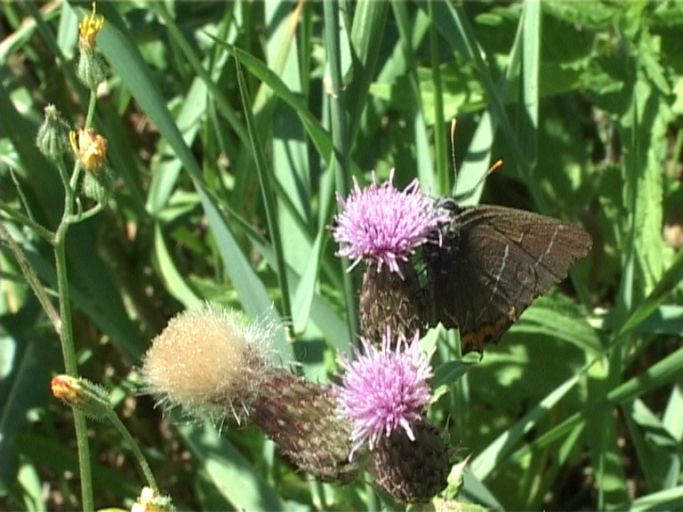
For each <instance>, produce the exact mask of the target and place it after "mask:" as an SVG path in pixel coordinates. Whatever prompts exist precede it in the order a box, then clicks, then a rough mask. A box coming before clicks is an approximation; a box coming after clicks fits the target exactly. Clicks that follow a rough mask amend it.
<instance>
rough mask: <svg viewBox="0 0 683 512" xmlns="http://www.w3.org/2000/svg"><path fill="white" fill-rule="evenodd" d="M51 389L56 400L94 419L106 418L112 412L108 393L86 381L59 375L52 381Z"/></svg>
mask: <svg viewBox="0 0 683 512" xmlns="http://www.w3.org/2000/svg"><path fill="white" fill-rule="evenodd" d="M50 388H51V389H52V394H53V395H54V396H55V397H56V398H59V399H61V400H62V401H64V402H65V403H66V404H67V405H70V406H71V407H73V408H75V409H78V410H79V411H81V412H83V413H84V414H87V415H88V416H90V417H92V418H97V419H101V418H104V417H105V416H107V415H108V414H109V413H110V412H111V410H112V406H111V402H110V401H109V395H108V393H107V392H106V391H105V390H104V389H102V388H101V387H100V386H97V385H96V384H93V383H92V382H90V381H88V380H86V379H83V378H78V377H72V376H70V375H57V376H56V377H54V378H53V379H52V382H51V383H50Z"/></svg>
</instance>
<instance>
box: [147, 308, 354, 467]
mask: <svg viewBox="0 0 683 512" xmlns="http://www.w3.org/2000/svg"><path fill="white" fill-rule="evenodd" d="M276 328H277V326H276V325H275V323H274V322H255V323H247V322H246V321H245V320H244V319H243V318H241V316H240V315H238V314H236V313H234V312H230V311H227V310H221V309H217V308H213V307H210V306H206V307H204V308H203V309H200V310H198V311H189V312H185V313H181V314H180V315H178V316H176V317H175V318H173V319H172V320H171V321H170V322H169V324H168V326H167V327H166V328H165V329H164V331H163V332H162V333H161V334H159V335H158V336H157V337H156V338H155V339H154V341H153V344H152V347H151V348H150V349H149V351H148V352H147V354H146V355H145V360H144V366H143V369H142V375H143V378H144V381H145V383H146V387H147V390H148V391H149V392H150V393H151V394H153V395H155V396H156V397H157V399H158V401H159V402H160V403H162V404H164V405H167V406H182V407H183V409H184V410H185V411H187V412H189V413H190V414H192V415H194V416H197V417H205V416H208V417H210V418H212V419H213V420H214V421H221V420H223V419H225V418H226V417H230V416H232V417H234V419H235V420H236V421H238V422H239V421H243V420H248V421H252V422H253V423H254V424H255V425H256V426H258V427H259V428H261V429H262V430H263V431H264V432H265V434H266V435H268V436H269V437H271V438H272V439H273V440H274V441H275V442H276V443H277V444H278V445H279V447H280V449H281V451H282V453H283V454H284V455H285V456H286V457H287V458H288V459H289V460H290V461H291V462H292V463H293V464H294V465H295V466H296V467H297V468H298V469H299V470H302V471H306V472H308V473H311V474H312V475H314V476H315V477H316V478H318V479H321V480H326V481H349V480H351V479H353V478H354V477H355V476H356V474H358V473H359V472H360V469H361V468H360V464H359V463H357V462H350V454H351V448H352V442H351V436H350V431H351V427H350V424H349V423H348V422H346V421H345V420H344V419H342V418H340V417H338V416H337V415H335V410H336V403H335V401H334V399H333V398H332V396H331V395H330V391H329V387H328V386H324V385H321V384H317V383H313V382H308V381H306V380H305V379H303V378H301V377H297V376H295V375H292V374H291V373H290V372H289V371H287V370H286V369H285V368H280V367H277V366H276V365H275V364H274V363H273V362H272V361H271V359H270V358H269V357H268V351H269V350H270V347H271V345H272V339H273V337H274V335H275V329H276Z"/></svg>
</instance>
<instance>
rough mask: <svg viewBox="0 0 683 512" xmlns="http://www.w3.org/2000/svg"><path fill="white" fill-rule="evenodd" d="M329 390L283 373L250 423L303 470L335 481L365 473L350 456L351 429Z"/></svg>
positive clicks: (268, 384) (276, 377) (272, 381)
mask: <svg viewBox="0 0 683 512" xmlns="http://www.w3.org/2000/svg"><path fill="white" fill-rule="evenodd" d="M336 405H337V404H336V402H335V399H334V397H333V396H332V393H331V391H330V387H329V386H324V385H320V384H316V383H313V382H309V381H306V380H305V379H303V378H301V377H297V376H296V375H292V374H291V373H288V372H285V371H280V372H277V373H274V374H273V375H272V376H271V378H270V379H268V380H267V381H266V382H265V384H264V386H263V389H262V393H261V394H260V396H259V397H258V399H257V400H256V403H255V404H254V412H253V414H252V415H251V417H250V419H251V421H253V422H254V424H255V425H257V426H258V427H259V428H261V430H263V431H264V432H265V433H266V434H267V435H268V436H269V437H270V438H272V439H273V440H274V441H275V442H276V443H277V444H278V446H279V447H280V450H281V452H282V453H283V454H284V455H285V456H286V457H287V458H288V459H289V460H291V461H292V462H293V463H294V465H295V466H297V467H298V468H300V469H302V470H304V471H306V472H308V473H311V474H313V475H316V477H317V478H319V479H320V480H324V481H330V482H348V481H351V480H353V479H355V478H356V477H358V476H359V475H360V472H361V470H362V469H363V467H362V462H361V461H360V458H358V457H356V458H351V457H350V455H351V449H352V443H351V425H350V423H349V422H348V421H346V420H345V419H343V418H340V417H339V416H338V415H337V414H336Z"/></svg>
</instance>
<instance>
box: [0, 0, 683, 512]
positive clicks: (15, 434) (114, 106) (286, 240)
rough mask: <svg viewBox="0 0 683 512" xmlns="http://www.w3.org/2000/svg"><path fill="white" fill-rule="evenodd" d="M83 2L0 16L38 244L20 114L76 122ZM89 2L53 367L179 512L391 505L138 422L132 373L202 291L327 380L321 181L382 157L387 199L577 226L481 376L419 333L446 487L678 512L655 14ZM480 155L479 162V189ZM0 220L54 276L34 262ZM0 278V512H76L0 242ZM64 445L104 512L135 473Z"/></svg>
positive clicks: (37, 322)
mask: <svg viewBox="0 0 683 512" xmlns="http://www.w3.org/2000/svg"><path fill="white" fill-rule="evenodd" d="M89 7H90V6H89V4H85V3H80V2H71V1H69V2H52V3H48V4H37V3H36V4H34V3H31V2H24V3H12V2H10V3H3V4H2V5H1V6H0V36H1V41H0V200H1V201H2V205H3V208H4V209H5V211H6V209H7V208H11V209H14V210H19V209H20V208H21V206H20V202H19V195H18V193H17V188H16V187H15V185H14V183H13V180H12V176H11V174H10V170H12V171H13V172H14V173H15V175H16V179H17V181H18V183H19V187H20V189H21V191H22V192H23V194H24V195H25V197H26V200H27V203H28V205H29V207H30V209H31V213H32V215H33V216H34V217H35V218H36V219H37V220H39V221H40V222H41V223H42V224H43V225H45V226H47V227H49V228H54V227H55V226H56V223H57V222H58V219H59V215H60V214H61V210H62V200H63V198H62V196H61V193H56V192H55V191H59V190H61V186H60V182H59V176H58V173H57V171H56V169H54V168H53V166H52V165H51V164H50V163H49V162H48V161H46V160H45V159H44V157H42V156H41V154H40V153H39V152H38V151H37V149H36V148H35V146H34V138H35V133H36V131H37V128H38V125H39V124H40V122H41V117H42V111H43V107H44V106H45V105H46V104H47V103H54V104H56V105H57V107H58V108H59V110H60V111H61V112H63V113H64V114H65V116H66V117H67V118H68V119H69V121H70V122H71V123H72V125H73V126H78V125H79V123H82V116H83V112H84V111H85V107H84V105H85V103H86V100H85V98H86V96H85V93H86V91H85V90H84V88H83V87H82V85H80V84H79V83H78V81H77V79H76V77H75V73H74V70H75V60H74V59H75V56H76V50H77V49H76V38H77V22H78V19H79V18H80V17H81V16H82V15H83V14H84V13H85V12H86V11H87V10H88V9H89ZM326 7H327V8H328V9H330V10H329V12H327V13H325V12H324V9H325V8H326ZM98 12H101V13H102V14H104V16H105V18H106V27H105V29H104V31H103V32H102V34H101V35H100V37H99V38H98V40H97V44H98V48H99V49H100V51H101V52H102V54H103V56H104V57H105V59H106V61H107V62H108V63H109V65H110V67H111V75H110V78H109V79H108V81H107V83H106V87H104V88H103V89H102V90H101V95H100V98H99V100H98V105H97V113H96V127H97V128H98V130H99V131H100V132H101V133H103V134H104V135H105V136H106V137H107V138H108V140H109V162H110V166H111V168H112V169H113V170H114V172H115V173H116V176H117V180H116V185H115V189H114V194H113V197H112V200H111V201H110V203H109V206H108V208H107V209H106V210H105V212H104V213H102V214H100V215H98V216H97V217H95V218H93V219H92V220H90V221H88V222H87V223H85V224H83V225H79V226H77V227H75V228H74V229H72V230H71V232H70V234H69V245H68V258H69V261H68V263H69V272H70V279H71V283H70V284H71V292H72V300H73V304H74V308H75V310H76V317H75V329H76V340H77V348H78V355H79V363H80V371H81V374H82V375H83V376H86V377H88V378H90V379H91V380H93V381H95V382H99V383H102V384H104V385H106V386H108V387H109V388H110V389H111V391H112V399H113V401H114V403H115V405H116V407H117V411H118V412H119V414H120V416H121V417H122V419H123V420H124V422H125V423H126V424H127V426H128V428H129V429H130V430H131V431H132V433H133V435H134V436H135V438H136V439H137V440H138V442H139V443H140V444H141V445H142V447H143V449H144V450H145V453H146V455H147V456H148V457H149V459H150V462H151V465H152V469H153V470H154V471H155V474H156V476H157V479H158V481H159V484H160V486H161V487H162V488H163V490H164V491H165V492H167V493H169V494H170V495H171V496H172V497H173V498H174V500H175V502H176V504H177V506H178V507H179V508H182V509H187V508H192V509H245V510H263V509H267V510H276V509H287V510H310V509H367V510H377V509H380V508H385V507H386V508H398V507H397V505H396V504H393V503H391V501H390V500H389V499H388V498H387V497H386V496H383V495H379V494H377V493H376V492H375V491H374V490H373V489H372V487H371V486H370V485H367V484H363V483H360V484H358V485H354V486H346V487H338V486H332V485H327V484H319V483H315V482H313V481H311V480H309V479H307V478H306V476H305V475H301V474H298V473H296V472H295V471H293V469H292V468H291V467H290V466H289V465H288V464H287V463H286V462H285V461H283V460H282V459H280V458H279V456H278V455H277V451H276V449H275V448H274V446H273V444H272V443H271V442H269V441H267V440H265V439H264V438H263V436H262V435H261V434H260V433H259V432H257V431H256V430H255V429H252V428H251V427H241V428H233V427H229V426H224V428H223V429H222V432H221V433H220V434H219V433H217V432H216V430H215V429H213V428H212V427H211V426H208V425H201V424H188V423H183V422H174V421H172V419H171V418H168V417H166V418H164V417H163V416H162V413H161V411H159V410H157V409H154V408H153V402H152V400H151V399H150V398H149V397H146V396H140V395H139V393H138V390H139V376H138V374H137V372H136V368H137V367H138V366H139V364H140V357H141V355H142V354H143V353H144V351H145V350H146V348H147V347H148V345H149V341H150V339H151V338H152V337H153V336H154V335H155V334H156V333H158V332H159V331H160V330H161V329H162V328H163V326H164V325H165V323H166V321H167V319H168V318H169V317H171V316H172V315H173V314H174V313H176V312H178V311H181V310H183V309H185V308H190V307H194V306H197V305H198V304H200V303H201V302H202V301H204V300H208V301H211V302H215V303H221V304H225V305H228V306H230V307H234V308H238V309H242V310H244V311H245V312H246V313H247V314H248V315H250V316H252V317H255V316H257V315H259V314H261V313H262V312H264V311H265V310H267V309H268V308H269V307H270V306H271V303H272V302H273V301H274V302H275V307H276V309H277V311H278V313H279V315H280V316H282V317H285V318H290V319H291V325H292V330H293V332H294V333H295V337H294V340H293V341H291V340H290V341H287V340H286V339H284V337H283V339H281V340H279V345H278V347H279V351H280V357H281V358H282V360H283V361H295V362H298V363H299V366H298V368H299V369H300V371H301V372H302V373H303V374H304V375H306V376H307V377H309V378H311V379H316V380H319V381H327V380H328V379H329V378H330V376H331V374H332V373H333V372H334V370H335V368H336V367H335V355H336V353H337V351H339V350H347V349H348V347H349V346H350V344H351V342H352V340H353V336H352V332H353V329H354V321H353V318H354V308H355V300H356V294H355V292H354V291H353V290H354V288H353V287H354V286H357V284H358V283H357V281H358V274H357V273H353V274H351V275H349V274H346V273H345V272H344V269H343V267H342V264H341V262H340V261H339V260H338V259H337V258H336V257H335V256H334V251H335V247H334V246H333V244H332V243H328V242H329V232H328V230H327V229H326V226H328V225H329V224H330V222H331V215H332V214H333V213H334V211H335V209H336V204H335V190H340V191H342V192H343V190H344V188H345V187H348V185H349V183H350V176H351V175H353V176H356V178H357V179H358V180H359V181H360V182H362V183H367V182H368V180H369V176H370V174H369V171H370V170H372V169H374V170H376V172H377V174H378V175H379V176H380V177H381V178H386V177H387V176H388V173H389V170H390V169H391V168H392V167H395V168H396V176H397V178H396V181H397V183H398V184H400V185H401V186H404V185H405V184H407V183H408V182H409V181H410V180H411V179H412V178H414V177H416V176H417V177H419V179H420V181H421V184H422V186H423V188H424V189H425V190H429V191H432V193H433V194H434V195H442V194H448V193H453V192H454V191H455V190H457V191H460V192H462V191H466V190H469V189H471V188H472V187H475V188H476V193H475V194H473V195H472V196H471V197H470V198H469V202H478V201H482V202H487V203H494V204H502V205H508V206H515V207H520V208H525V209H528V210H533V211H538V212H541V213H544V214H546V215H551V216H553V217H557V218H561V219H564V220H566V221H570V222H574V223H579V224H582V225H583V226H584V227H585V228H586V229H587V230H588V231H589V232H590V233H591V235H592V237H593V241H594V249H593V251H592V253H591V254H590V256H589V257H588V258H586V259H585V260H583V261H582V262H580V263H579V264H578V265H577V266H576V267H575V269H574V270H573V272H572V275H571V279H570V280H568V281H567V282H566V283H564V284H563V285H562V286H560V287H559V288H558V289H556V290H555V291H553V292H552V293H550V294H548V295H547V296H545V297H543V298H541V299H539V300H537V301H536V302H535V303H534V304H533V306H532V307H530V308H529V310H528V311H527V312H526V313H525V314H524V315H523V317H522V319H521V320H520V322H519V323H518V324H516V325H515V326H513V327H512V329H511V330H510V331H509V333H508V334H507V335H506V336H505V337H504V339H503V342H502V343H501V344H500V345H498V346H496V347H492V348H490V349H487V351H486V353H485V354H484V356H483V358H481V360H479V359H478V358H476V357H475V358H471V357H468V358H466V359H465V360H463V361H460V362H458V358H457V353H456V351H455V348H454V347H455V346H456V345H455V334H454V333H443V332H436V333H432V335H433V336H439V337H440V338H441V339H440V340H439V349H438V351H437V354H436V356H435V359H434V364H435V367H436V372H437V378H436V379H435V382H434V386H435V388H436V390H437V392H438V394H439V396H440V398H439V400H438V401H437V402H436V404H435V405H434V406H433V407H432V409H431V416H432V419H433V420H434V422H436V423H438V424H440V425H443V426H446V427H447V428H448V431H449V433H450V438H451V443H452V445H453V446H454V448H455V449H456V452H457V455H458V458H460V459H462V458H464V457H466V456H467V455H470V454H471V456H472V459H471V461H470V464H469V466H468V471H467V473H466V475H465V480H464V486H463V489H462V491H461V494H460V497H459V499H460V500H462V501H472V502H475V503H479V504H481V505H484V506H487V507H492V508H505V509H516V510H521V509H529V510H531V509H540V508H547V509H558V508H559V509H565V510H568V509H578V508H584V509H595V508H599V509H607V508H617V509H629V510H647V509H667V508H671V509H680V508H683V482H682V481H681V470H680V468H681V461H682V459H683V450H682V447H683V445H682V440H683V394H682V392H681V383H682V382H683V380H682V377H681V376H682V375H683V373H682V370H683V349H682V348H681V342H680V341H681V333H682V332H683V299H682V293H681V292H682V289H681V286H680V279H681V277H683V256H681V252H680V251H677V250H676V247H680V246H681V245H682V244H683V240H682V238H683V235H681V229H682V224H683V190H682V187H681V176H682V171H681V148H682V147H683V131H682V130H681V119H682V118H681V114H682V113H683V58H682V57H681V56H682V55H683V51H682V50H683V38H681V35H680V34H681V33H682V31H683V3H679V2H673V1H669V2H666V1H662V2H645V1H643V2H640V1H632V2H607V1H605V2H592V1H585V2H556V1H547V2H546V1H544V2H537V1H533V0H528V1H524V2H520V3H514V4H508V3H492V2H465V3H446V2H440V1H435V2H417V3H405V2H392V3H389V2H380V1H374V0H366V1H363V0H360V1H358V2H353V3H352V2H339V3H330V4H327V5H325V4H323V3H316V2H302V3H294V2H282V3H279V2H266V3H253V2H243V1H236V2H230V3H223V2H163V3H162V2H146V1H136V2H102V3H100V4H99V5H98ZM326 14H327V16H328V19H327V20H325V15H326ZM329 16H331V18H330V17H329ZM335 17H336V18H338V19H339V30H338V31H335V30H330V27H331V26H334V25H330V23H329V21H330V19H334V18H335ZM335 55H338V56H339V57H340V60H339V62H338V65H335V64H334V60H333V59H332V57H334V56H335ZM236 59H238V60H239V62H240V63H241V67H240V69H241V73H243V83H240V80H239V72H238V68H237V67H236ZM331 62H332V65H330V63H331ZM453 117H457V120H458V136H457V140H456V143H455V148H454V151H455V155H456V160H457V163H458V179H457V184H456V183H455V179H454V175H453V172H452V169H451V165H450V156H449V155H450V150H449V146H448V123H449V121H450V119H451V118H453ZM498 158H502V159H503V160H504V161H505V168H504V170H502V171H499V172H497V173H495V174H493V175H492V176H489V177H488V178H487V179H486V181H485V183H484V182H480V178H481V176H482V175H483V174H484V173H485V172H486V170H487V169H488V167H489V165H490V162H491V161H492V160H495V159H498ZM264 190H265V191H266V193H265V194H264V193H263V191H264ZM263 197H266V198H267V200H266V201H265V202H264V200H263ZM266 206H267V207H268V208H266ZM267 210H269V211H270V212H271V213H273V212H274V217H276V220H275V227H274V228H273V229H269V225H268V221H267V216H266V211H267ZM0 221H1V222H3V223H4V225H5V226H6V227H7V228H8V229H9V230H10V231H11V233H12V235H13V237H15V239H16V240H18V241H19V242H20V243H21V246H22V247H23V249H24V251H25V252H26V255H27V257H28V259H29V260H30V262H31V264H32V265H33V266H34V268H35V269H36V272H37V273H38V275H39V276H40V278H41V279H42V280H43V281H44V282H45V283H46V284H47V286H49V287H51V288H54V286H55V281H54V279H55V278H54V270H53V268H54V264H53V262H52V253H51V251H50V250H49V249H50V248H49V247H48V246H46V245H45V244H44V243H42V242H41V240H40V239H39V238H38V237H37V236H35V234H34V233H32V232H31V230H30V229H26V228H23V227H22V226H20V225H18V224H17V223H16V222H14V221H11V220H10V219H9V217H8V216H7V215H6V214H5V213H0ZM276 234H279V236H276ZM0 265H1V267H0V279H2V281H1V282H0V379H1V380H0V505H1V506H2V508H3V509H27V510H44V509H45V508H49V509H53V510H59V509H73V508H78V500H79V491H78V481H77V479H76V478H75V477H74V475H76V474H77V459H76V456H75V453H74V447H73V445H74V443H75V441H74V435H73V423H72V421H71V413H70V411H69V410H68V409H67V408H65V407H64V406H63V405H62V404H59V403H56V402H55V401H54V399H52V398H51V397H50V395H49V386H48V384H49V380H50V378H51V376H52V375H54V374H55V373H60V372H62V371H63V363H62V362H61V359H60V350H59V341H58V339H57V337H56V336H55V335H54V333H53V332H52V330H51V327H50V325H49V323H48V322H47V319H46V317H45V316H44V314H43V313H42V312H41V310H40V306H39V304H38V302H37V300H36V299H35V297H34V296H33V295H32V293H31V290H30V288H28V287H27V286H26V284H25V282H24V279H23V277H22V276H21V274H20V272H19V269H18V267H17V265H16V262H15V261H14V259H13V258H12V257H11V255H10V253H9V252H7V251H5V247H0ZM285 269H286V270H285ZM283 299H284V300H283ZM454 361H455V362H454ZM465 369H466V370H467V371H466V372H464V371H463V370H465ZM463 373H464V375H463ZM90 429H91V440H92V446H91V449H92V453H93V457H94V460H95V462H94V474H95V495H96V505H97V506H98V507H107V506H119V507H121V506H129V505H130V500H131V499H132V498H134V497H135V496H136V495H137V494H138V493H139V490H140V487H141V486H142V480H141V478H140V477H139V475H138V474H137V472H136V467H135V464H134V461H133V459H132V458H131V456H130V452H129V451H128V448H127V447H126V446H125V444H124V443H123V442H122V441H121V439H120V438H119V436H118V434H117V433H116V431H115V430H113V429H112V428H111V427H110V426H108V425H106V424H98V423H90Z"/></svg>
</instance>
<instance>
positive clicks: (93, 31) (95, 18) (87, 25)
mask: <svg viewBox="0 0 683 512" xmlns="http://www.w3.org/2000/svg"><path fill="white" fill-rule="evenodd" d="M103 27H104V16H102V15H101V14H97V12H96V5H95V2H93V3H92V12H91V13H90V14H88V15H87V16H86V17H85V18H83V19H82V20H81V22H80V23H79V24H78V32H79V34H80V36H81V37H80V42H81V45H82V47H83V48H84V49H86V50H91V51H92V50H93V49H94V48H95V39H96V38H97V35H98V34H99V33H100V31H101V30H102V28H103Z"/></svg>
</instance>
